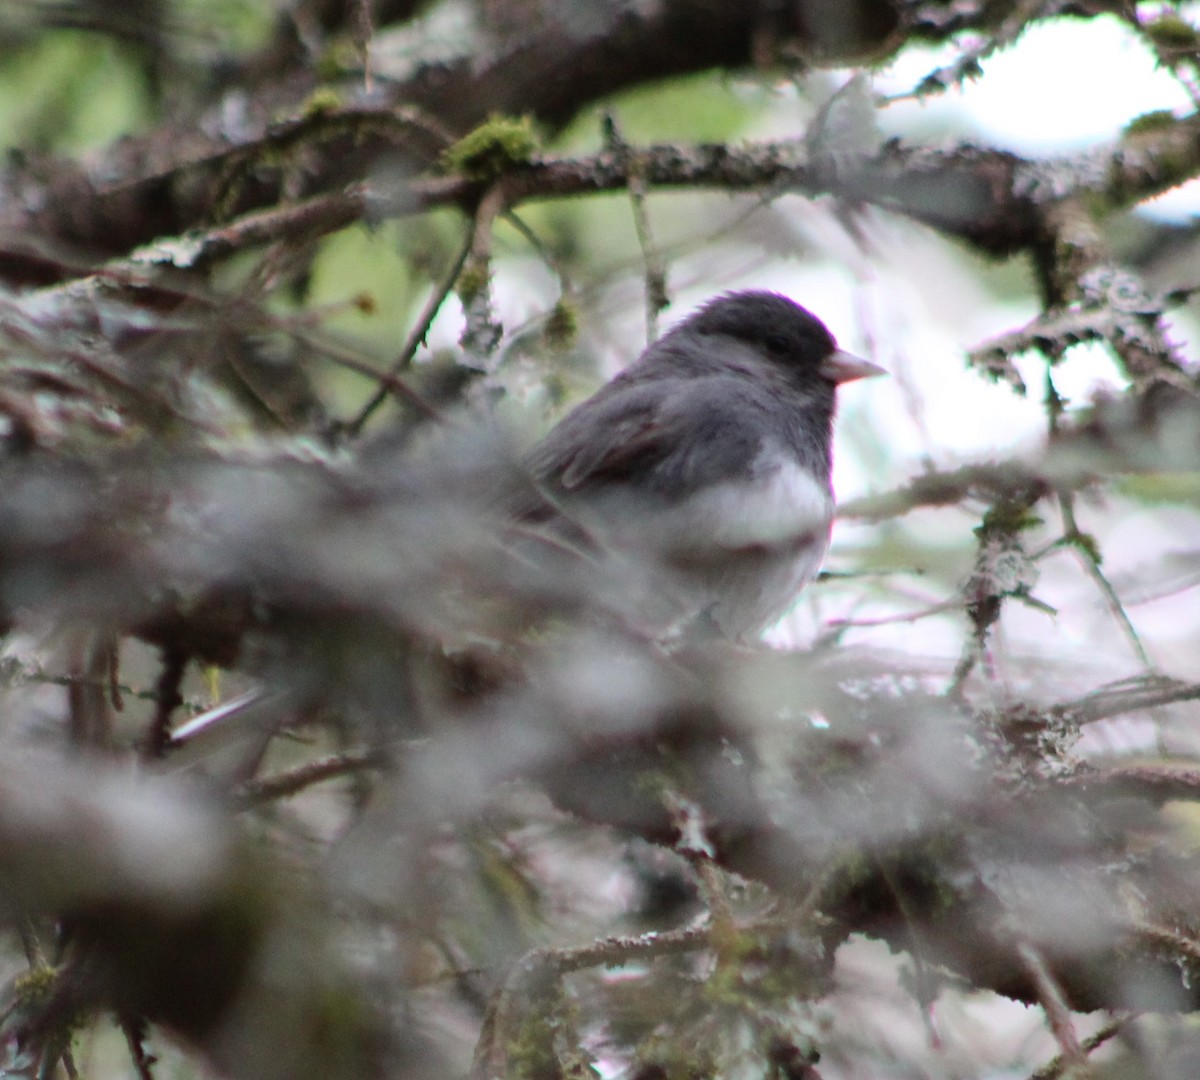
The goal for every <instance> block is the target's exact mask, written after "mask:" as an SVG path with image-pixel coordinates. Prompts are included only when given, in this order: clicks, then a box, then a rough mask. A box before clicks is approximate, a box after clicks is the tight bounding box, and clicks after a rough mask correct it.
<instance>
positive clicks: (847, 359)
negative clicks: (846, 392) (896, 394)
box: [820, 349, 887, 383]
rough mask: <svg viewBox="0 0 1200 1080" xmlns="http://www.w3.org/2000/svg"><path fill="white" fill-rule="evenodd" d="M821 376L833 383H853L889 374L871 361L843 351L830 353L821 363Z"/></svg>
mask: <svg viewBox="0 0 1200 1080" xmlns="http://www.w3.org/2000/svg"><path fill="white" fill-rule="evenodd" d="M820 372H821V374H822V375H823V376H824V377H825V378H827V379H828V380H829V381H830V382H832V383H846V382H853V381H854V380H855V379H873V378H874V377H875V376H876V375H886V374H887V372H886V371H885V370H884V369H883V368H881V367H880V366H879V365H878V364H872V363H871V361H870V360H863V359H862V358H861V357H858V356H855V355H854V354H853V353H848V352H843V351H842V350H841V349H838V350H836V351H835V352H832V353H830V354H829V355H828V356H827V357H825V359H824V360H822V361H821V367H820Z"/></svg>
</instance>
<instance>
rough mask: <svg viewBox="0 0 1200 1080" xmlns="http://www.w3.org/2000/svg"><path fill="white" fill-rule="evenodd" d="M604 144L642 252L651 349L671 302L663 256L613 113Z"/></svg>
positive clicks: (642, 181)
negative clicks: (621, 175) (619, 172)
mask: <svg viewBox="0 0 1200 1080" xmlns="http://www.w3.org/2000/svg"><path fill="white" fill-rule="evenodd" d="M603 132H604V142H605V145H606V146H607V147H608V149H609V150H611V151H612V152H613V154H614V155H615V156H616V158H617V160H618V162H619V163H620V164H621V165H622V166H623V167H624V169H625V175H626V184H627V187H628V190H629V202H630V206H631V207H632V210H633V227H634V230H635V231H636V232H637V239H638V247H640V248H641V251H642V265H643V267H644V274H643V281H644V282H645V286H646V344H647V345H652V344H653V343H654V342H655V341H656V340H657V338H658V313H659V312H660V311H662V310H663V309H664V308H665V307H667V306H668V305H669V304H670V302H671V300H670V297H669V296H668V295H667V271H666V267H665V265H664V264H663V261H662V256H661V254H660V253H659V251H658V249H657V247H656V245H655V243H654V234H653V232H652V231H651V229H650V216H649V214H648V213H647V211H646V193H647V187H646V178H645V176H644V174H643V172H642V170H641V168H640V166H639V163H638V158H637V155H636V154H635V153H634V151H633V148H632V147H631V146H630V145H629V143H627V142H626V141H625V138H624V136H623V135H622V134H621V130H620V128H619V127H618V126H617V118H616V116H615V114H613V113H612V112H607V113H605V114H604V119H603Z"/></svg>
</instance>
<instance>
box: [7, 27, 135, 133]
mask: <svg viewBox="0 0 1200 1080" xmlns="http://www.w3.org/2000/svg"><path fill="white" fill-rule="evenodd" d="M149 119H150V102H149V95H148V93H147V88H146V85H145V83H144V81H143V79H142V76H141V74H140V72H139V71H138V69H137V67H136V65H135V64H134V63H133V57H132V55H131V54H130V53H129V52H128V51H125V50H122V49H120V48H118V47H117V46H116V45H114V44H113V43H112V42H111V41H106V40H104V39H103V38H98V37H94V36H92V35H88V34H82V33H77V32H73V31H60V32H58V33H55V34H50V35H47V36H46V37H45V38H43V39H41V40H40V41H38V42H36V43H35V44H33V45H31V46H30V47H28V48H26V49H23V50H20V51H19V52H15V53H13V54H11V55H10V56H8V57H7V59H6V60H5V61H4V62H3V64H2V65H0V146H19V147H21V148H23V149H41V150H49V151H57V152H60V153H78V152H80V151H83V150H87V149H90V148H91V147H96V146H103V145H106V144H107V143H110V142H112V141H113V140H115V139H118V138H120V137H121V136H122V135H128V134H130V133H131V132H133V131H136V130H137V129H139V128H141V127H142V126H144V124H145V123H146V122H147V121H148V120H149Z"/></svg>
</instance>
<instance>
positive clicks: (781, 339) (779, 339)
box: [765, 334, 792, 355]
mask: <svg viewBox="0 0 1200 1080" xmlns="http://www.w3.org/2000/svg"><path fill="white" fill-rule="evenodd" d="M765 341H766V346H767V348H768V349H770V350H771V352H773V353H778V354H780V355H783V354H784V353H786V352H787V351H788V349H790V348H791V344H792V343H791V342H790V341H788V339H787V336H786V335H784V334H768V335H767V336H766V339H765Z"/></svg>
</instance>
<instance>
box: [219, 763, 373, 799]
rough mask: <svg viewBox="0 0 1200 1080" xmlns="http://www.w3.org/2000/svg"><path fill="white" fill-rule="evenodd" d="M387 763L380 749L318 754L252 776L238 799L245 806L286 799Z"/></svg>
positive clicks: (241, 790) (239, 793)
mask: <svg viewBox="0 0 1200 1080" xmlns="http://www.w3.org/2000/svg"><path fill="white" fill-rule="evenodd" d="M384 763H385V757H384V755H383V754H381V753H380V752H379V751H377V750H357V751H350V752H347V753H344V754H333V755H330V756H329V757H323V758H317V759H316V760H315V761H309V762H306V763H305V764H303V765H300V766H298V767H297V768H295V769H289V770H288V771H287V772H283V773H278V774H276V775H274V776H265V777H262V778H260V779H257V780H248V781H247V782H246V783H244V784H242V786H241V787H240V788H239V789H238V793H237V801H238V802H239V803H241V804H242V805H243V806H253V805H256V804H258V803H264V802H270V801H272V800H274V799H286V798H288V797H289V796H291V795H296V794H298V793H299V792H301V791H303V790H304V789H305V788H309V787H312V786H313V785H314V784H320V783H323V782H324V781H326V780H333V779H335V778H337V777H339V776H348V775H351V774H353V773H359V772H363V771H364V770H366V769H377V768H379V767H380V766H382V765H383V764H384Z"/></svg>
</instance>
